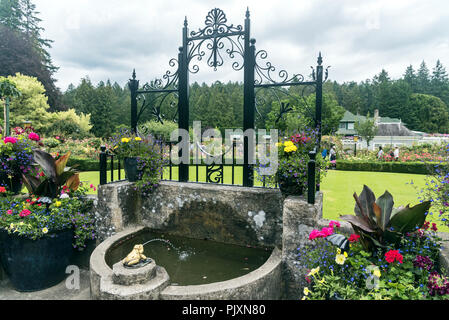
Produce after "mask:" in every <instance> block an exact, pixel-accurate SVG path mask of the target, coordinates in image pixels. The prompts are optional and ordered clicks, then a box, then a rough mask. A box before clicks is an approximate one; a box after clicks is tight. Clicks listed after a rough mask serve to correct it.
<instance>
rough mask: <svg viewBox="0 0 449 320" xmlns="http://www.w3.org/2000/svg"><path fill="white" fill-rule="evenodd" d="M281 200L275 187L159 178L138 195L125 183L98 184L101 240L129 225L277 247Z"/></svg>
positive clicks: (211, 238) (183, 234)
mask: <svg viewBox="0 0 449 320" xmlns="http://www.w3.org/2000/svg"><path fill="white" fill-rule="evenodd" d="M282 202H283V197H282V195H281V193H280V191H279V190H277V189H267V188H245V187H239V186H224V185H214V184H199V183H180V182H169V181H163V182H161V183H160V186H159V187H158V188H157V189H156V190H155V191H154V193H153V194H151V195H150V196H148V197H145V198H143V197H141V196H140V194H139V193H138V192H137V191H135V190H134V187H133V184H132V183H129V182H127V181H124V182H116V183H111V184H107V185H102V186H100V187H99V188H98V202H97V206H96V211H97V234H98V235H99V237H100V240H104V239H106V238H108V237H110V236H111V235H112V234H114V233H116V232H120V231H122V230H123V229H124V228H126V227H128V226H133V225H143V226H146V227H149V228H151V229H154V230H161V231H167V232H170V233H172V234H175V235H181V236H187V237H191V238H197V239H210V240H215V241H219V242H226V243H232V244H239V245H257V246H268V247H274V246H278V247H281V242H282Z"/></svg>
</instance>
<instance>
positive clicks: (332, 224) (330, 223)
mask: <svg viewBox="0 0 449 320" xmlns="http://www.w3.org/2000/svg"><path fill="white" fill-rule="evenodd" d="M334 226H336V227H337V228H340V222H338V221H331V222H329V228H333V227H334Z"/></svg>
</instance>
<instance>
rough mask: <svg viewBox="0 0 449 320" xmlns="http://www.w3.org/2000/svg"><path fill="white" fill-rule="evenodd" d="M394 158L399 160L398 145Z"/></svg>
mask: <svg viewBox="0 0 449 320" xmlns="http://www.w3.org/2000/svg"><path fill="white" fill-rule="evenodd" d="M394 160H395V161H398V160H399V147H398V146H396V148H395V149H394Z"/></svg>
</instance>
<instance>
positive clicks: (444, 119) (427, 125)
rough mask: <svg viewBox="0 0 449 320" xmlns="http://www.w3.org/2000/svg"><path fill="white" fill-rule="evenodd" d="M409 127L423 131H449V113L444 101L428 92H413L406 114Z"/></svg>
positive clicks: (405, 118)
mask: <svg viewBox="0 0 449 320" xmlns="http://www.w3.org/2000/svg"><path fill="white" fill-rule="evenodd" d="M404 121H406V123H407V124H408V127H409V129H412V130H418V131H423V132H448V129H449V113H448V108H447V106H446V105H445V104H444V102H443V101H442V100H441V99H439V98H437V97H435V96H431V95H427V94H420V93H417V94H412V95H411V96H410V103H409V110H408V111H407V114H404Z"/></svg>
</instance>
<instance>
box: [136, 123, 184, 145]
mask: <svg viewBox="0 0 449 320" xmlns="http://www.w3.org/2000/svg"><path fill="white" fill-rule="evenodd" d="M177 129H178V124H177V123H176V122H173V121H164V123H160V122H158V121H155V120H152V121H148V122H145V123H144V124H142V125H141V126H139V132H143V133H145V134H151V135H152V136H154V137H156V138H158V139H162V140H163V141H170V134H171V133H172V132H173V131H175V130H177Z"/></svg>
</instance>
